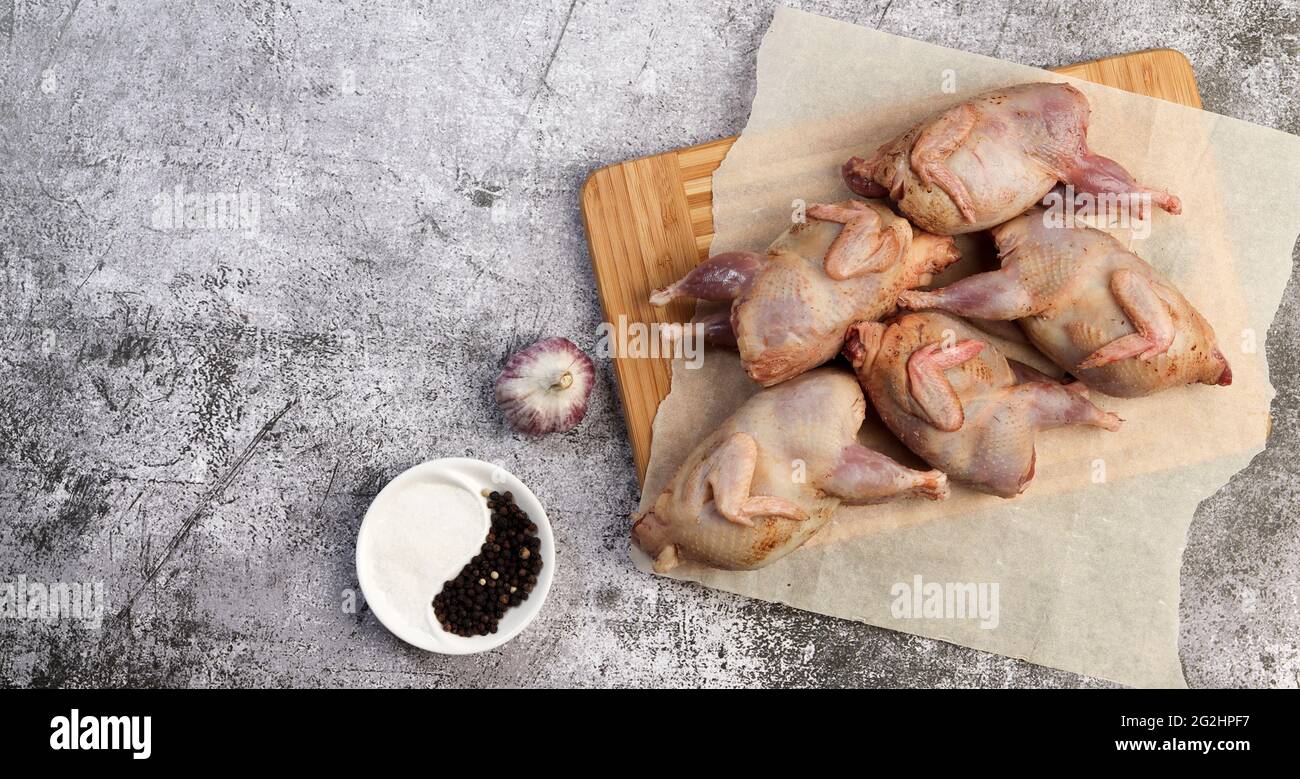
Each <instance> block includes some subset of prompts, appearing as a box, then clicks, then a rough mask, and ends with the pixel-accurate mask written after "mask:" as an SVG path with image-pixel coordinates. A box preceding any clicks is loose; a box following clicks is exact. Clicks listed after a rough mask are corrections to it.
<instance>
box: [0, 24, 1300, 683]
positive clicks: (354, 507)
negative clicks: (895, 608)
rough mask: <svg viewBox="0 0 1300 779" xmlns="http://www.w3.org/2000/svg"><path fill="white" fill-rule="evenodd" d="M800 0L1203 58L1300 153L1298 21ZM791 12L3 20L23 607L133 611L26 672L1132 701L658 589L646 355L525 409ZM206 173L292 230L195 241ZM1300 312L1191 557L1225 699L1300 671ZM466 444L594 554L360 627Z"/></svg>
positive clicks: (1058, 44) (1213, 102)
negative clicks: (590, 211)
mask: <svg viewBox="0 0 1300 779" xmlns="http://www.w3.org/2000/svg"><path fill="white" fill-rule="evenodd" d="M802 5H803V6H804V7H806V8H807V9H809V10H813V11H818V12H822V13H825V14H828V15H831V16H835V17H839V18H843V19H846V20H850V21H855V22H860V23H864V24H869V25H876V26H879V27H881V28H883V29H885V30H888V31H890V32H894V33H899V34H903V35H908V36H912V37H916V38H920V39H923V40H927V41H931V42H934V43H939V44H943V45H947V46H953V47H959V48H962V49H966V50H969V51H974V52H979V53H982V54H987V55H992V56H997V57H1002V58H1006V59H1011V60H1015V61H1019V62H1024V63H1028V64H1034V65H1044V66H1050V65H1054V64H1064V63H1069V62H1074V61H1080V60H1085V59H1091V58H1095V57H1100V56H1105V55H1110V54H1116V53H1122V52H1126V51H1131V50H1136V49H1143V48H1148V47H1157V46H1169V47H1174V48H1177V49H1180V50H1182V51H1184V52H1186V53H1187V54H1188V56H1189V57H1190V58H1191V60H1192V62H1193V63H1194V65H1195V68H1196V73H1197V75H1198V76H1199V78H1200V80H1201V85H1202V92H1203V95H1204V99H1205V104H1206V107H1207V108H1208V109H1210V110H1213V111H1217V112H1220V113H1224V114H1228V115H1231V116H1235V117H1238V118H1241V119H1247V120H1250V121H1253V122H1258V123H1261V124H1265V125H1269V126H1272V127H1276V128H1279V129H1282V130H1286V131H1288V132H1293V133H1294V132H1298V131H1300V51H1298V50H1297V49H1298V46H1300V43H1298V41H1297V29H1300V12H1298V10H1297V5H1296V3H1294V2H1290V3H1285V4H1283V3H1269V2H1262V1H1260V0H1248V1H1246V2H1240V1H1238V2H1217V1H1216V2H1210V1H1209V0H1201V1H1199V2H1174V1H1172V0H1170V1H1159V0H1157V1H1156V2H1147V3H1113V2H1105V1H1104V0H1099V1H1097V2H1085V1H1082V0H1075V1H1074V2H1070V3H1068V4H1061V5H1060V6H1058V7H1052V6H1049V5H1045V4H1043V3H1040V2H1005V1H1004V0H986V1H985V2H966V3H961V4H956V5H953V4H949V3H940V2H914V1H911V0H884V1H877V2H856V1H852V0H848V1H844V2H811V3H804V4H802ZM772 8H773V5H772V3H770V2H766V1H755V2H734V3H725V4H724V3H711V2H702V3H701V2H696V3H668V2H662V1H660V2H654V1H651V2H631V1H625V2H600V1H599V0H577V1H576V2H567V1H564V2H549V3H548V2H522V1H517V2H512V3H495V2H464V1H463V0H456V1H454V2H415V0H408V1H406V2H371V1H370V0H366V1H365V2H361V1H360V0H348V1H347V2H343V1H341V0H295V1H294V2H288V1H286V0H281V2H274V3H271V2H266V3H263V2H254V1H253V0H243V1H242V2H226V3H208V2H202V1H201V0H191V1H190V2H187V3H163V2H143V1H136V0H132V2H115V3H114V2H96V1H95V0H84V1H83V2H66V0H65V1H63V2H24V1H23V0H0V49H2V51H3V61H2V62H0V159H2V160H3V163H4V164H3V165H2V166H0V269H3V273H4V282H3V291H2V292H0V359H2V360H3V368H0V516H2V517H3V524H2V525H0V576H3V579H2V580H0V581H6V582H7V581H13V580H14V578H15V577H17V576H19V575H23V576H25V577H27V579H28V580H38V581H45V582H52V581H94V580H99V581H103V582H104V583H105V585H106V588H107V598H108V605H109V616H108V618H106V620H105V622H104V625H103V627H102V628H101V629H100V630H87V629H85V628H83V627H80V626H77V625H76V624H70V623H68V622H66V621H64V622H55V623H52V624H46V623H33V622H30V621H15V620H4V621H0V683H3V684H6V685H22V686H26V685H35V686H46V685H57V686H109V685H131V686H154V685H162V686H231V685H270V686H282V685H302V686H317V685H319V686H342V685H347V686H371V685H375V686H450V685H457V686H462V685H463V686H473V685H508V686H513V685H583V686H587V685H638V686H640V685H667V686H696V685H709V686H754V685H863V686H877V685H904V686H922V685H937V686H957V685H988V686H1002V685H1008V686H1038V685H1046V686H1094V685H1103V684H1104V683H1103V682H1100V681H1097V680H1092V679H1087V678H1082V677H1077V676H1074V675H1072V674H1068V673H1062V672H1058V671H1053V670H1049V669H1044V668H1041V667H1037V666H1033V665H1029V664H1026V663H1022V662H1018V661H1015V660H1010V659H1006V658H1002V657H998V656H994V655H988V654H983V653H980V652H976V651H972V650H967V649H963V648H959V647H954V646H951V645H948V644H944V643H939V642H934V641H929V640H924V639H920V638H915V637H912V636H907V635H900V634H895V633H891V632H888V631H884V630H879V629H875V628H871V627H868V626H863V625H858V624H852V623H848V622H842V621H837V620H833V619H829V618H823V617H820V616H815V615H809V614H804V613H799V612H795V611H793V610H789V609H784V608H777V607H771V606H767V605H764V604H759V603H753V602H748V601H745V600H742V599H739V598H735V597H731V596H726V595H722V594H717V593H712V592H707V591H703V590H701V589H698V588H696V587H693V586H688V585H682V584H677V583H673V582H669V581H661V580H656V579H652V578H650V577H647V576H643V575H641V574H639V573H637V572H635V571H634V570H632V569H631V567H630V565H629V561H628V559H627V553H626V549H625V547H626V531H627V524H626V516H627V514H628V513H629V511H630V510H631V509H632V507H633V506H634V504H635V501H636V498H637V487H636V483H635V479H634V475H633V469H632V464H631V457H630V453H629V449H628V445H627V442H626V438H625V433H624V428H623V423H622V419H621V415H620V412H619V408H618V405H617V399H616V397H615V394H614V385H613V377H612V373H611V371H610V368H609V366H608V365H601V366H599V370H600V377H599V378H600V382H599V386H598V387H597V388H596V391H595V393H594V395H593V398H592V404H591V411H590V414H589V416H588V418H587V420H586V421H585V423H584V424H583V425H582V426H581V427H579V428H578V429H577V430H575V431H573V432H571V433H568V434H565V435H560V436H555V437H551V438H547V439H544V440H526V439H524V438H523V437H521V436H519V435H516V434H514V433H512V432H511V431H509V430H508V429H507V428H506V427H505V426H504V425H503V423H502V421H501V419H500V418H499V416H498V414H497V413H496V410H495V408H494V406H493V404H492V402H491V400H490V390H489V388H490V383H491V381H492V379H493V377H494V375H495V372H496V370H497V369H498V367H499V365H500V363H501V361H502V360H503V359H504V357H505V356H506V355H507V354H509V353H510V352H511V351H512V350H513V349H515V348H516V347H518V346H519V345H522V344H524V343H527V342H530V341H531V340H533V339H534V338H536V337H538V336H541V335H552V334H555V335H566V336H568V337H570V338H572V339H573V340H575V341H576V342H577V343H578V344H579V345H582V346H584V347H588V348H590V347H591V346H592V345H593V343H594V338H595V328H596V325H597V324H598V323H599V321H600V314H599V308H598V304H597V300H596V297H595V293H594V291H593V282H592V276H591V271H590V269H589V266H588V257H587V251H586V246H585V243H584V237H583V232H582V225H581V221H580V217H579V213H578V201H577V192H578V187H579V185H580V184H581V182H582V181H583V179H584V177H585V176H586V175H587V173H588V172H589V171H591V170H592V169H593V168H596V167H599V166H602V165H606V164H609V163H612V162H617V161H620V160H623V159H627V158H630V157H634V156H639V155H644V154H649V153H654V152H657V151H662V150H666V149H670V148H673V147H678V146H683V145H687V144H691V143H695V142H700V141H706V140H710V139H713V138H717V137H720V136H724V135H728V134H731V133H734V132H736V131H738V130H739V129H740V128H741V127H742V126H743V124H744V122H745V117H746V114H747V110H748V104H749V100H750V98H751V95H752V92H753V89H754V53H755V50H756V48H757V46H758V44H759V41H760V38H761V36H762V34H763V32H764V30H765V29H766V28H767V24H768V21H769V20H770V18H771V13H772ZM177 186H181V187H183V188H184V189H185V191H187V192H190V193H207V194H216V195H223V196H225V195H232V196H235V197H238V196H239V195H240V193H242V195H243V196H244V198H245V205H246V206H248V207H250V208H251V204H252V200H251V198H252V197H253V196H256V197H257V219H256V230H255V231H253V230H252V229H235V227H234V226H232V225H230V224H227V225H226V226H225V227H224V229H223V228H222V225H221V223H219V222H218V223H217V224H216V225H215V227H214V228H211V229H210V228H208V227H207V226H206V225H202V226H199V227H192V228H184V227H182V228H181V229H176V227H175V226H174V225H169V224H168V220H167V218H165V217H166V200H165V199H163V198H161V197H160V194H164V195H170V194H171V193H174V191H175V190H174V188H175V187H177ZM1288 205H1289V206H1290V207H1294V205H1295V204H1288ZM160 207H161V208H162V210H161V211H160V210H159V209H160ZM213 213H214V214H215V215H216V216H219V213H217V212H215V211H214V212H213ZM251 226H252V225H244V227H245V228H250V227H251ZM1298 306H1300V298H1298V296H1297V294H1296V288H1295V281H1294V279H1293V280H1292V284H1291V286H1290V287H1289V288H1288V290H1287V294H1286V298H1285V302H1284V303H1283V307H1282V310H1281V312H1280V313H1279V314H1278V318H1277V321H1276V323H1275V324H1274V327H1273V329H1272V330H1271V332H1270V333H1269V339H1270V340H1269V362H1270V365H1271V367H1272V370H1273V376H1274V383H1275V384H1276V386H1277V389H1278V397H1277V400H1276V401H1275V403H1274V407H1273V414H1274V417H1275V427H1274V431H1273V437H1272V440H1271V443H1270V446H1269V449H1268V451H1267V452H1265V453H1263V454H1262V455H1260V456H1259V457H1258V458H1256V460H1255V462H1254V463H1253V464H1252V465H1251V466H1250V467H1249V468H1248V469H1247V470H1245V471H1244V472H1243V473H1241V474H1239V475H1238V476H1237V477H1236V478H1235V479H1234V480H1233V481H1232V482H1231V484H1229V485H1228V486H1226V487H1225V488H1224V489H1223V490H1222V491H1221V492H1220V493H1219V494H1218V495H1216V496H1215V497H1214V498H1212V499H1211V500H1208V501H1206V502H1205V504H1203V505H1202V506H1201V508H1200V510H1199V511H1198V513H1197V516H1196V520H1195V522H1194V523H1193V525H1192V529H1191V533H1190V537H1189V539H1188V546H1187V551H1186V557H1185V563H1184V567H1183V578H1182V581H1183V606H1182V618H1183V628H1182V636H1181V651H1182V656H1183V659H1184V664H1185V667H1186V673H1187V678H1188V681H1189V682H1190V683H1191V684H1192V685H1200V686H1229V685H1231V686H1238V685H1248V686H1288V687H1295V686H1297V683H1298V681H1300V679H1298V676H1300V647H1298V646H1297V636H1300V613H1298V609H1300V607H1298V606H1297V566H1298V565H1300V563H1298V561H1300V530H1298V527H1297V519H1300V508H1298V507H1297V502H1296V493H1297V490H1298V489H1300V487H1298V486H1297V485H1300V480H1297V478H1296V476H1297V472H1300V456H1298V455H1300V370H1298V368H1300V364H1298V362H1300V360H1298V355H1300V338H1298V337H1297V332H1296V329H1295V327H1294V323H1295V322H1296V321H1297V308H1298ZM446 455H471V456H475V457H479V458H483V459H488V460H493V461H496V462H499V463H501V464H503V465H505V466H506V467H508V468H509V469H511V470H513V471H514V472H516V473H517V474H519V475H520V476H521V477H522V478H523V479H524V480H525V481H527V482H528V483H529V484H531V485H532V486H533V488H534V489H535V491H536V492H537V493H538V495H539V496H540V497H541V499H542V500H543V501H544V503H545V504H546V505H547V506H548V507H549V510H550V512H551V515H552V517H553V522H554V525H555V529H556V533H557V536H558V539H557V540H558V544H559V548H560V554H561V555H562V561H563V563H562V570H561V572H560V575H559V576H558V577H557V579H556V580H555V585H554V588H553V590H552V592H551V600H550V601H549V602H548V605H547V608H546V609H545V611H544V613H543V615H542V616H541V617H540V619H539V621H538V622H537V623H536V625H535V626H534V628H533V629H531V630H530V631H529V632H527V633H526V634H525V635H524V636H522V637H521V638H520V639H518V640H516V641H514V642H513V643H511V644H510V645H508V646H507V647H505V648H503V649H502V650H499V651H497V652H494V653H491V654H488V655H485V656H475V657H441V656H435V655H429V654H425V653H423V652H420V651H418V650H414V649H411V648H409V647H407V646H405V645H403V644H402V643H401V642H399V641H398V640H397V639H396V638H394V637H392V636H391V635H389V634H388V633H387V632H386V631H385V630H384V629H383V627H382V626H381V625H380V624H379V623H378V622H377V621H376V619H375V618H374V616H373V615H372V614H371V613H370V612H369V611H368V610H366V609H365V608H364V604H362V605H361V606H360V607H359V608H358V609H357V610H356V613H355V614H353V613H348V612H347V610H346V609H345V608H344V605H345V600H346V598H347V593H348V592H349V591H350V590H352V589H353V588H355V587H356V581H355V572H354V568H353V541H354V537H355V534H356V531H357V527H358V525H359V523H360V521H361V516H362V514H363V512H364V510H365V508H366V505H367V503H368V501H369V499H370V498H371V496H372V495H373V494H374V493H375V492H376V491H377V490H378V489H379V488H380V487H381V486H382V485H383V484H384V483H385V481H386V480H387V479H388V478H390V477H391V476H393V475H395V474H396V473H398V472H399V471H400V470H402V469H403V468H406V467H407V466H409V465H412V464H414V463H417V462H419V461H421V460H424V459H427V458H430V457H436V456H446ZM119 614H120V618H119V616H118V615H119Z"/></svg>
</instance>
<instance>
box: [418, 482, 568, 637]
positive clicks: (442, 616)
mask: <svg viewBox="0 0 1300 779" xmlns="http://www.w3.org/2000/svg"><path fill="white" fill-rule="evenodd" d="M487 505H488V509H490V510H491V512H492V527H491V529H489V530H488V534H487V540H485V541H484V542H483V546H482V547H481V548H480V549H479V553H478V554H477V555H474V558H473V559H472V560H470V561H469V564H468V565H466V566H465V567H464V568H462V569H461V571H460V573H459V574H457V575H456V578H454V579H452V580H450V581H448V582H446V583H445V584H444V585H443V587H442V592H439V593H438V594H437V595H436V596H435V597H434V599H433V613H434V615H435V616H436V617H437V618H438V623H439V624H441V625H442V627H443V629H444V630H446V631H447V632H448V633H452V634H454V635H457V636H486V635H488V634H489V633H495V632H497V625H498V624H499V623H500V622H501V618H502V617H504V616H505V613H506V611H507V610H508V609H510V608H511V607H512V606H518V605H519V604H520V603H523V602H524V601H526V600H528V594H529V593H530V592H532V591H533V587H535V586H537V576H538V575H539V574H540V573H541V572H542V555H541V546H542V540H541V539H540V538H538V536H537V524H536V523H535V522H533V521H532V520H531V519H529V517H528V514H527V512H525V511H524V510H523V509H521V508H519V506H518V505H516V504H515V496H514V495H513V494H511V493H510V492H504V493H500V492H489V493H488V494H487Z"/></svg>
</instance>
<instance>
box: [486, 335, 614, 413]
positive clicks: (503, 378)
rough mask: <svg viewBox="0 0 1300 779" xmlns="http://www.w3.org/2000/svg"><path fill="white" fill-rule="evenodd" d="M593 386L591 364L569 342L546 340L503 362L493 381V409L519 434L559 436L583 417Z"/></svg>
mask: <svg viewBox="0 0 1300 779" xmlns="http://www.w3.org/2000/svg"><path fill="white" fill-rule="evenodd" d="M595 380H596V371H595V368H594V367H593V365H592V363H591V358H590V357H588V356H587V355H586V354H583V352H582V350H581V349H579V348H578V347H577V346H575V345H574V344H573V342H572V341H570V340H569V339H567V338H558V337H556V338H546V339H543V340H541V341H538V342H537V343H535V344H533V345H532V346H529V347H528V348H526V349H524V350H522V351H519V352H516V353H515V354H514V355H512V356H511V357H510V359H509V360H507V361H506V364H505V367H504V368H502V369H501V375H500V376H498V377H497V383H496V397H497V405H498V406H500V407H501V411H502V413H503V414H505V417H506V421H508V422H509V423H510V424H511V426H513V427H514V428H515V429H516V430H518V431H520V432H522V433H528V434H530V435H542V434H545V433H562V432H564V431H565V430H571V429H573V427H574V426H576V425H577V424H578V423H579V422H581V421H582V418H583V417H584V416H586V414H587V398H588V396H590V395H591V388H592V386H593V385H594V384H595Z"/></svg>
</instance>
